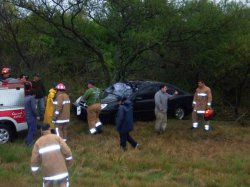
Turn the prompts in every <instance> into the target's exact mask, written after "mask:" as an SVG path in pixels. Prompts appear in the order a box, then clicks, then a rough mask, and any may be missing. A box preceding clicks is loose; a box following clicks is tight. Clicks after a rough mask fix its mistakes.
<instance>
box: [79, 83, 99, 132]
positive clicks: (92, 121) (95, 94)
mask: <svg viewBox="0 0 250 187" xmlns="http://www.w3.org/2000/svg"><path fill="white" fill-rule="evenodd" d="M87 86H88V89H87V90H86V91H85V93H84V95H83V99H84V100H85V102H86V104H87V106H88V108H87V119H88V125H89V132H90V134H97V133H101V132H102V123H101V121H100V119H99V115H100V112H101V100H100V94H101V92H100V89H99V88H97V87H95V86H94V81H93V80H89V81H88V82H87Z"/></svg>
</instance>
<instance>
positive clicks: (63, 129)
mask: <svg viewBox="0 0 250 187" xmlns="http://www.w3.org/2000/svg"><path fill="white" fill-rule="evenodd" d="M68 125H69V123H56V124H55V126H56V134H57V135H58V136H60V137H61V138H62V139H63V140H64V141H67V135H68V131H67V129H68Z"/></svg>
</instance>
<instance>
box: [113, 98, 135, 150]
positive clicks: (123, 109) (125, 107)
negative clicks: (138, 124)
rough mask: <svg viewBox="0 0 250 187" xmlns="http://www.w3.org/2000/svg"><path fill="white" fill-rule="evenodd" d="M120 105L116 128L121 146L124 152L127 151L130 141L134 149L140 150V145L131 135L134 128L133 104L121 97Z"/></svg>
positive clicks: (119, 99)
mask: <svg viewBox="0 0 250 187" xmlns="http://www.w3.org/2000/svg"><path fill="white" fill-rule="evenodd" d="M118 103H119V108H118V111H117V114H116V120H115V126H116V130H117V131H118V132H119V135H120V146H121V148H122V150H123V151H126V142H127V141H128V142H129V143H130V144H131V145H132V146H133V147H134V148H138V146H139V144H138V143H137V142H136V141H135V140H134V139H133V138H132V137H131V136H130V135H129V132H130V131H132V130H133V126H134V120H133V107H132V104H131V102H130V101H129V100H127V99H126V97H119V98H118Z"/></svg>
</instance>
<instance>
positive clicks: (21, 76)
mask: <svg viewBox="0 0 250 187" xmlns="http://www.w3.org/2000/svg"><path fill="white" fill-rule="evenodd" d="M19 79H20V80H21V81H27V80H28V79H29V76H27V75H25V74H21V75H20V76H19Z"/></svg>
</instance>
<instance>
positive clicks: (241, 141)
mask: <svg viewBox="0 0 250 187" xmlns="http://www.w3.org/2000/svg"><path fill="white" fill-rule="evenodd" d="M212 124H213V129H212V130H211V131H210V132H209V133H205V132H204V131H203V129H202V128H200V129H198V130H194V131H193V130H190V127H191V121H190V120H183V121H178V120H175V119H170V120H169V121H168V127H167V132H166V133H165V134H163V135H156V134H155V133H154V121H151V122H136V123H135V129H134V131H133V132H132V133H131V135H132V136H133V137H134V138H135V139H136V140H137V141H138V142H139V143H140V144H141V149H140V150H133V149H132V148H131V147H130V146H128V151H126V152H122V151H121V150H120V149H119V138H118V134H117V132H116V131H115V129H114V126H112V125H106V126H105V129H104V133H103V134H101V135H96V136H90V135H88V134H87V126H86V123H85V122H82V121H79V120H77V119H73V120H72V123H71V126H70V130H69V131H70V132H69V141H68V145H69V146H70V147H71V150H72V152H73V157H74V162H73V164H72V166H71V167H70V168H69V172H70V184H71V186H76V187H83V186H85V187H86V186H88V187H99V186H101V187H116V186H121V187H127V186H128V187H137V186H143V187H151V186H155V187H166V186H170V187H175V186H176V187H178V186H187V187H189V186H191V187H192V186H194V187H197V186H199V187H202V186H211V187H217V186H218V187H223V186H225V187H231V186H232V187H235V186H237V187H238V186H239V187H244V186H246V187H247V186H250V125H247V126H246V127H242V126H240V125H239V124H237V123H234V122H222V121H213V122H212ZM23 139H24V137H22V136H19V138H18V139H16V140H15V141H14V142H13V143H10V144H6V145H0V186H1V187H2V186H3V187H9V186H13V187H14V186H18V187H33V186H34V187H36V186H42V185H41V178H42V175H41V174H38V175H37V176H35V177H34V176H32V175H31V172H30V166H29V161H30V156H31V149H32V148H27V147H26V146H25V145H24V143H23Z"/></svg>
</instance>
